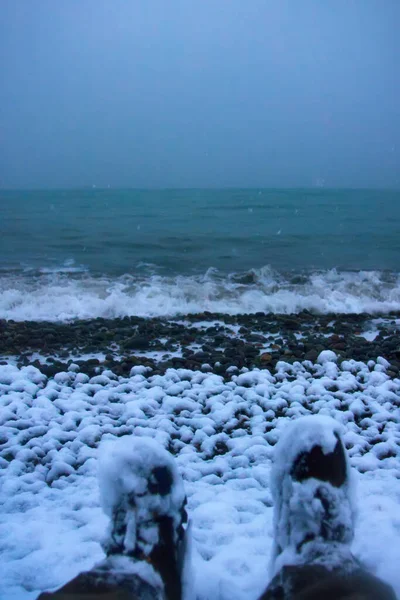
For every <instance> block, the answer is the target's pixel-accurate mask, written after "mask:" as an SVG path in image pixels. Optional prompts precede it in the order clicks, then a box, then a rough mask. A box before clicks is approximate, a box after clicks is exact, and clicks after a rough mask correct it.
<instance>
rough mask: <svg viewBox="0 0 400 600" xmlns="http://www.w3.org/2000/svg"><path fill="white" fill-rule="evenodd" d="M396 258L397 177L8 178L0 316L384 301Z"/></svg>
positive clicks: (398, 301) (389, 299) (0, 230)
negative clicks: (220, 184)
mask: <svg viewBox="0 0 400 600" xmlns="http://www.w3.org/2000/svg"><path fill="white" fill-rule="evenodd" d="M399 271H400V191H389V190H386V191H381V190H380V191H377V190H326V189H319V188H316V189H310V190H300V189H299V190H296V189H290V190H266V189H251V190H246V189H243V190H239V189H236V190H229V189H224V190H196V189H193V190H152V191H150V190H147V191H140V190H113V189H106V190H97V189H94V190H70V191H57V190H53V191H50V190H49V191H1V192H0V317H3V318H17V319H22V318H38V319H40V318H51V319H63V318H74V317H90V316H100V315H101V316H118V315H123V314H151V315H154V314H169V313H177V312H183V313H184V312H188V311H200V310H218V311H220V312H221V311H222V312H242V311H244V312H252V311H257V310H272V311H278V312H296V311H297V310H301V309H302V308H309V309H311V310H319V311H326V310H336V311H343V312H349V311H350V312H351V311H362V310H368V311H377V310H389V309H397V308H398V307H399V308H400V294H399ZM340 294H342V296H340ZM224 309H225V310H224Z"/></svg>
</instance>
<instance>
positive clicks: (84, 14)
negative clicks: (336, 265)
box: [0, 0, 400, 188]
mask: <svg viewBox="0 0 400 600" xmlns="http://www.w3.org/2000/svg"><path fill="white" fill-rule="evenodd" d="M399 31H400V2H399V0H1V2H0V185H1V186H2V187H3V188H8V187H74V186H86V185H92V184H95V185H97V186H107V185H110V186H111V187H117V186H118V187H127V186H133V187H195V186H200V187H201V186H206V187H209V186H243V187H244V186H256V187H258V186H313V185H320V184H325V185H326V186H329V187H332V186H341V187H342V186H350V187H357V186H359V187H368V186H373V187H400V34H399Z"/></svg>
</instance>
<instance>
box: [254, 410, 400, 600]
mask: <svg viewBox="0 0 400 600" xmlns="http://www.w3.org/2000/svg"><path fill="white" fill-rule="evenodd" d="M271 485H272V495H273V499H274V552H273V559H272V574H273V575H274V577H273V579H272V581H271V583H270V584H269V586H268V588H267V589H266V591H265V592H264V594H263V595H262V596H261V598H260V600H396V598H395V594H394V592H393V590H392V588H391V587H390V586H388V585H386V584H385V583H384V582H383V581H381V580H380V579H378V578H376V577H375V576H374V575H372V574H371V573H368V572H367V571H365V570H364V569H363V568H362V566H361V565H360V564H359V562H358V561H357V560H356V559H355V558H354V557H353V556H352V554H351V552H350V543H351V541H352V539H353V533H354V516H355V510H354V502H353V489H352V488H353V480H352V474H351V470H350V467H349V462H348V458H347V455H346V451H345V448H344V445H343V442H342V439H341V427H340V425H339V424H338V423H336V421H334V420H333V419H330V418H328V417H321V416H315V415H314V416H309V417H303V418H300V419H297V420H296V421H294V422H292V423H290V424H289V425H288V427H287V428H286V430H285V431H284V433H283V434H282V436H281V438H280V440H279V442H278V444H277V446H276V449H275V461H274V466H273V469H272V476H271Z"/></svg>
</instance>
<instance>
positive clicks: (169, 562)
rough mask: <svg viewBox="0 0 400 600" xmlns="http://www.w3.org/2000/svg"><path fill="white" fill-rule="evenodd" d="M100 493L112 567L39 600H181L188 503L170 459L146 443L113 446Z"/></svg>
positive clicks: (103, 463) (103, 464) (105, 456)
mask: <svg viewBox="0 0 400 600" xmlns="http://www.w3.org/2000/svg"><path fill="white" fill-rule="evenodd" d="M100 492H101V500H102V505H103V509H104V511H105V513H106V514H107V515H108V516H109V517H110V525H109V529H108V532H107V536H106V538H105V541H104V544H103V547H104V550H105V553H106V559H105V560H104V561H103V562H102V563H100V564H98V565H96V566H95V567H94V568H93V569H92V570H91V571H88V572H85V573H81V574H80V575H78V576H77V577H76V578H75V579H74V580H73V581H71V582H69V583H67V584H66V585H65V586H63V587H62V588H61V589H59V590H57V591H56V592H54V593H44V594H42V595H41V596H39V599H38V600H52V599H53V598H54V600H70V599H71V600H72V599H74V600H77V599H78V598H79V599H82V600H84V599H85V600H86V599H87V600H92V599H93V600H94V599H95V598H104V599H108V598H109V599H110V600H181V598H182V572H183V567H184V565H183V562H184V558H185V551H186V525H187V513H186V509H185V505H186V496H185V492H184V488H183V481H182V479H181V477H180V475H179V472H178V470H177V467H176V464H175V462H174V460H173V458H172V456H170V455H169V454H168V452H167V451H166V450H164V448H162V447H161V446H159V445H158V444H157V443H156V442H154V440H151V439H148V438H133V439H132V438H131V437H125V438H121V439H120V440H118V441H116V442H108V443H106V444H105V445H104V446H103V449H102V457H101V460H100Z"/></svg>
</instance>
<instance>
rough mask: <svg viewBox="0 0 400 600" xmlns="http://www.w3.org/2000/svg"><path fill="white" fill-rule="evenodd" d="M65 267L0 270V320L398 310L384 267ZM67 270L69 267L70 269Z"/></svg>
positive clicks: (394, 283) (396, 286)
mask: <svg viewBox="0 0 400 600" xmlns="http://www.w3.org/2000/svg"><path fill="white" fill-rule="evenodd" d="M68 267H70V268H69V269H68V271H67V272H66V270H65V269H64V270H61V271H59V270H55V271H52V272H44V271H43V270H42V271H40V272H35V273H15V272H14V273H4V272H3V273H2V274H1V276H0V318H2V319H14V320H16V321H23V320H34V321H69V320H74V319H90V318H95V317H105V318H115V317H124V316H133V315H136V316H143V317H155V316H176V315H184V314H188V313H200V312H204V311H210V312H214V313H215V312H217V313H227V314H240V313H254V312H259V311H260V312H272V313H286V314H293V313H298V312H300V311H302V310H305V309H307V310H309V311H311V312H316V313H331V312H334V313H361V312H367V313H371V314H374V313H375V314H376V313H388V312H390V311H399V310H400V274H399V273H389V272H383V271H359V272H350V271H337V270H335V269H332V270H329V271H318V272H313V273H308V274H305V273H297V274H296V273H289V274H288V273H286V274H282V273H278V272H276V271H274V270H272V269H271V268H269V267H263V268H262V269H252V270H250V271H247V272H243V273H231V274H229V275H226V274H223V273H221V272H218V271H217V270H215V269H209V270H208V271H207V272H206V273H205V274H203V275H195V276H183V275H181V276H175V277H165V276H161V275H158V274H155V273H154V271H153V272H149V273H148V274H147V275H144V274H142V275H140V276H133V275H123V276H121V277H114V278H112V277H105V276H103V277H97V276H96V277H95V276H92V275H90V273H88V272H85V271H84V270H83V271H79V270H78V269H75V268H74V267H72V265H71V266H70V265H68ZM68 267H67V268H68Z"/></svg>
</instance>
